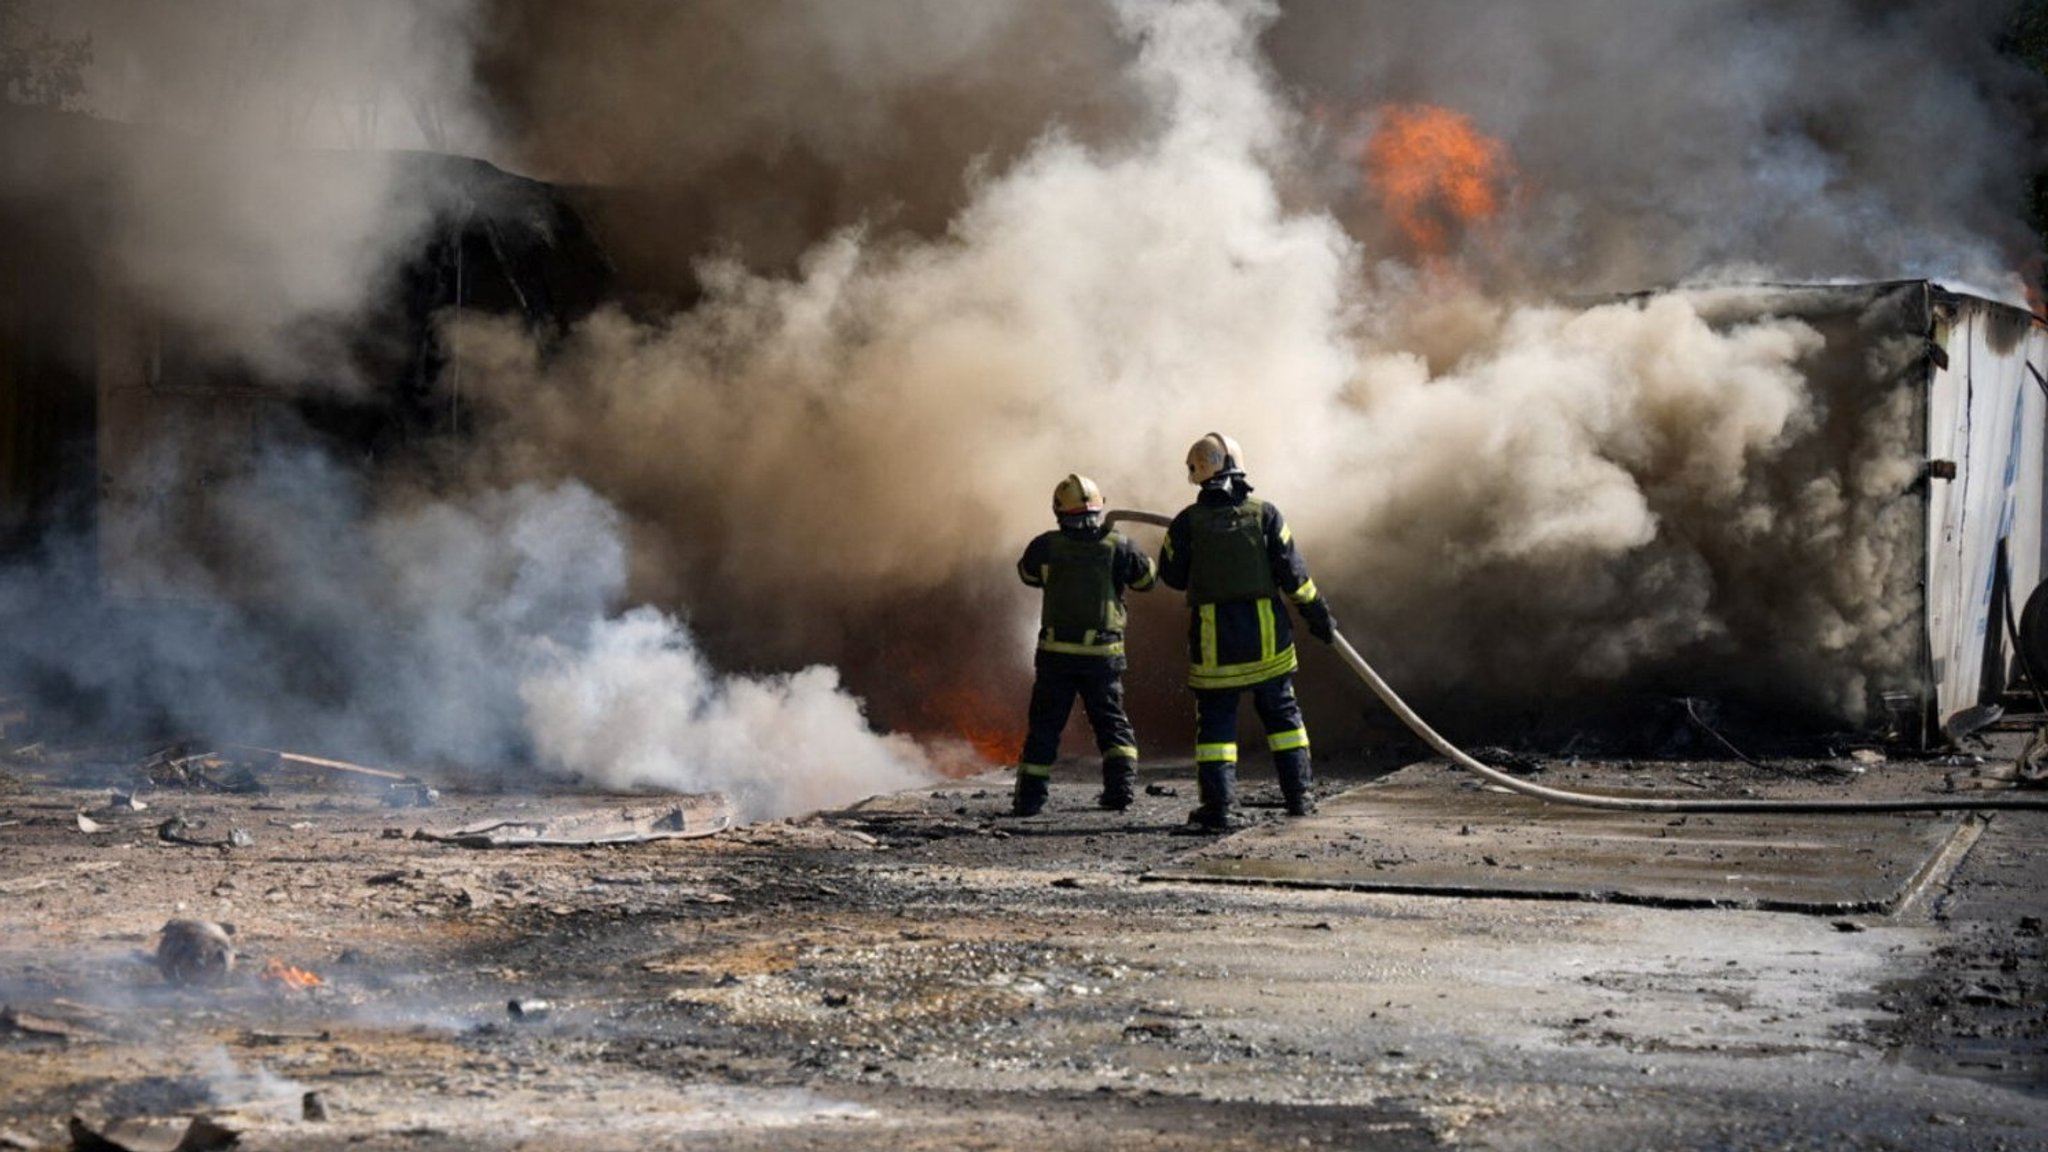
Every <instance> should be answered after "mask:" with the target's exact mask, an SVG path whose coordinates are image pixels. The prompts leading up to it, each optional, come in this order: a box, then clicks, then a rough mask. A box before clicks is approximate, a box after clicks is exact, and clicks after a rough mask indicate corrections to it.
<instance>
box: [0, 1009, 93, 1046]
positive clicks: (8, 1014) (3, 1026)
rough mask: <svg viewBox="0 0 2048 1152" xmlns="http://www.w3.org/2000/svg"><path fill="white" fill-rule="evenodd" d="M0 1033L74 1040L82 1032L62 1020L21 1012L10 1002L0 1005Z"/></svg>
mask: <svg viewBox="0 0 2048 1152" xmlns="http://www.w3.org/2000/svg"><path fill="white" fill-rule="evenodd" d="M0 1033H5V1034H10V1035H17V1036H40V1037H42V1038H44V1039H48V1040H67V1041H68V1040H76V1039H78V1038H80V1036H82V1035H83V1034H82V1033H81V1032H79V1030H78V1029H76V1028H74V1027H72V1026H71V1025H69V1024H66V1023H65V1022H64V1021H62V1020H53V1019H51V1018H49V1017H47V1016H37V1015H34V1014H32V1013H28V1012H23V1011H21V1010H19V1009H17V1008H15V1007H14V1006H13V1005H12V1004H5V1005H0Z"/></svg>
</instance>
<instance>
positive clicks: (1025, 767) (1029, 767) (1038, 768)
mask: <svg viewBox="0 0 2048 1152" xmlns="http://www.w3.org/2000/svg"><path fill="white" fill-rule="evenodd" d="M1017 775H1019V776H1042V777H1046V778H1048V779H1050V778H1051V776H1052V765H1050V764H1019V765H1017Z"/></svg>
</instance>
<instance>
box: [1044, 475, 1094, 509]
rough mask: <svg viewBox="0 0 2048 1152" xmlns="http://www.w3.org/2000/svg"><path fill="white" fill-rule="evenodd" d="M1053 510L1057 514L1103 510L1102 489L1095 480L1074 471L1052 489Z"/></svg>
mask: <svg viewBox="0 0 2048 1152" xmlns="http://www.w3.org/2000/svg"><path fill="white" fill-rule="evenodd" d="M1052 511H1053V515H1055V516H1082V515H1086V514H1087V513H1090V512H1100V511H1102V489H1101V488H1100V487H1098V486H1097V485H1096V483H1095V481H1093V480H1090V479H1089V478H1087V477H1086V476H1083V475H1081V474H1080V473H1078V472H1077V473H1074V474H1073V475H1070V476H1068V477H1067V478H1066V479H1065V480H1062V481H1060V483H1059V487H1057V488H1054V489H1053V490H1052Z"/></svg>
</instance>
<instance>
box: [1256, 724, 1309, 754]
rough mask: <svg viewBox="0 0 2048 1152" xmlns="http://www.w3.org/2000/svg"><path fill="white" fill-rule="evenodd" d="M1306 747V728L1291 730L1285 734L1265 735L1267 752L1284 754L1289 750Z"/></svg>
mask: <svg viewBox="0 0 2048 1152" xmlns="http://www.w3.org/2000/svg"><path fill="white" fill-rule="evenodd" d="M1306 747H1308V729H1306V728H1293V729H1289V730H1288V731H1286V732H1269V733H1267V735H1266V748H1267V749H1268V750H1269V751H1273V752H1285V751H1287V750H1288V749H1290V748H1306Z"/></svg>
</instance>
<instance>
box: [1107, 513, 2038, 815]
mask: <svg viewBox="0 0 2048 1152" xmlns="http://www.w3.org/2000/svg"><path fill="white" fill-rule="evenodd" d="M1119 520H1131V521H1136V522H1138V523H1141V524H1154V525H1158V526H1160V527H1165V526H1167V525H1168V524H1170V523H1172V520H1171V519H1170V518H1169V517H1166V516H1161V515H1160V514H1158V513H1157V512H1138V511H1134V510H1131V509H1126V508H1117V509H1112V510H1110V511H1109V512H1108V513H1107V514H1106V515H1105V516H1104V517H1103V521H1104V523H1106V524H1115V523H1116V522H1117V521H1119ZM1330 646H1331V647H1332V648H1335V649H1336V650H1337V654H1338V655H1339V656H1342V657H1343V658H1344V662H1345V663H1346V664H1349V665H1351V670H1352V671H1353V672H1356V673H1357V674H1358V678H1359V679H1360V680H1363V681H1365V686H1366V687H1368V688H1370V689H1372V691H1373V695H1375V696H1378V697H1379V698H1380V700H1381V702H1382V703H1384V704H1386V706H1387V707H1389V708H1391V709H1393V711H1394V715H1396V716H1398V717H1400V718H1401V723H1403V724H1406V725H1407V726H1408V729H1409V731H1411V732H1413V733H1415V734H1416V735H1417V736H1419V737H1421V738H1422V741H1423V742H1424V743H1426V744H1428V745H1429V746H1430V747H1431V748H1434V749H1435V750H1436V751H1437V752H1438V753H1439V754H1441V755H1442V756H1443V757H1444V758H1446V759H1448V760H1449V761H1451V762H1452V763H1453V764H1456V765H1457V766H1458V767H1460V768H1463V769H1465V770H1466V771H1468V772H1474V773H1477V774H1478V775H1479V776H1480V777H1481V778H1482V779H1485V780H1486V781H1488V782H1489V783H1493V784H1498V785H1499V786H1501V787H1502V788H1506V789H1508V790H1510V791H1512V792H1519V793H1521V794H1522V795H1524V796H1533V797H1535V798H1537V799H1538V800H1549V801H1551V802H1553V803H1557V804H1572V805H1577V806H1578V807H1581V808H1608V809H1614V810H1618V811H1624V812H1781V813H1803V814H1808V815H1815V816H1848V815H1859V814H1864V813H1870V812H1955V811H1984V810H1990V809H2000V808H2004V809H2032V810H2048V795H2043V796H1949V797H1944V798H1940V799H1926V800H1904V799H1901V800H1701V799H1675V798H1671V797H1663V796H1603V795H1599V794H1597V793H1591V792H1571V791H1567V790H1565V789H1563V788H1551V787H1547V786H1545V785H1542V784H1531V783H1529V782H1528V781H1527V780H1518V779H1516V778H1515V777H1513V776H1510V775H1508V774H1507V773H1505V772H1502V771H1500V770H1498V769H1496V768H1490V767H1488V766H1486V765H1484V764H1481V763H1480V762H1479V761H1477V760H1475V759H1473V758H1472V757H1471V756H1470V755H1468V754H1466V752H1465V751H1464V750H1463V749H1461V748H1459V747H1458V746H1457V745H1455V744H1453V743H1451V742H1450V741H1449V740H1446V739H1444V738H1443V736H1441V735H1440V734H1438V732H1437V730H1436V729H1434V728H1431V727H1430V726H1429V724H1428V723H1427V722H1426V721H1424V720H1423V719H1422V717H1420V716H1418V715H1416V714H1415V710H1414V709H1413V708H1410V707H1409V706H1408V704H1407V702H1406V701H1404V700H1402V699H1401V697H1399V696H1398V695H1396V694H1395V693H1394V690H1393V688H1391V687H1389V686H1388V684H1387V682H1386V681H1385V680H1383V679H1381V678H1380V674H1379V673H1378V672H1375V671H1373V667H1372V665H1370V664H1368V663H1366V662H1365V657H1363V656H1360V655H1359V654H1358V649H1356V648H1353V647H1352V646H1351V641H1349V640H1347V639H1345V638H1344V634H1343V633H1342V632H1337V633H1334V634H1333V635H1332V636H1331V638H1330Z"/></svg>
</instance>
